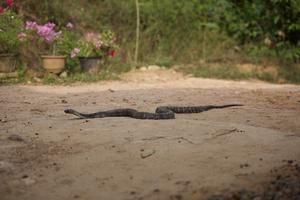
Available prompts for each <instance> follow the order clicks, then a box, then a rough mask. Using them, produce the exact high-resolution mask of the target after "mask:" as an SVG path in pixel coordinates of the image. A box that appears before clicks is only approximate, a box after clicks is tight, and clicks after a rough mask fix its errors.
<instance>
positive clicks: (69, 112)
mask: <svg viewBox="0 0 300 200" xmlns="http://www.w3.org/2000/svg"><path fill="white" fill-rule="evenodd" d="M64 112H65V113H68V114H71V113H72V109H66V110H64Z"/></svg>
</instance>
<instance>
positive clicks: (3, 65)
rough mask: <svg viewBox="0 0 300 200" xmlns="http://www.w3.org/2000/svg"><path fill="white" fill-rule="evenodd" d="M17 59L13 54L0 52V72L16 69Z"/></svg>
mask: <svg viewBox="0 0 300 200" xmlns="http://www.w3.org/2000/svg"><path fill="white" fill-rule="evenodd" d="M16 65H17V59H16V55H15V54H0V72H2V73H10V72H14V71H16Z"/></svg>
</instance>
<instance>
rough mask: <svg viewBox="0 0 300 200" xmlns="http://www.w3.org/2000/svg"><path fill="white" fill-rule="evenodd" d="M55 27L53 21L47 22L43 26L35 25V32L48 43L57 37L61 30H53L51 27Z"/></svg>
mask: <svg viewBox="0 0 300 200" xmlns="http://www.w3.org/2000/svg"><path fill="white" fill-rule="evenodd" d="M54 27H55V24H54V23H50V22H49V23H47V24H45V25H43V26H40V25H37V26H36V30H37V34H38V35H39V36H40V37H42V38H43V39H44V41H45V42H46V43H48V44H50V43H52V42H53V41H54V40H55V39H57V38H58V37H59V35H60V34H61V32H55V31H54V30H53V29H54Z"/></svg>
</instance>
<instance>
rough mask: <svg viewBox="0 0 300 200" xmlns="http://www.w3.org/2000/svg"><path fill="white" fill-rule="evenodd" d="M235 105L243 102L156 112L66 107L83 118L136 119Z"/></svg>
mask: <svg viewBox="0 0 300 200" xmlns="http://www.w3.org/2000/svg"><path fill="white" fill-rule="evenodd" d="M233 106H242V105H241V104H227V105H219V106H217V105H208V106H187V107H180V106H160V107H157V108H156V110H155V113H150V112H139V111H137V110H135V109H131V108H123V109H114V110H107V111H100V112H95V113H89V114H84V113H80V112H78V111H76V110H73V109H66V110H65V113H68V114H73V115H76V116H78V117H79V118H81V119H88V118H104V117H131V118H135V119H152V120H162V119H175V113H200V112H205V111H208V110H211V109H221V108H227V107H233Z"/></svg>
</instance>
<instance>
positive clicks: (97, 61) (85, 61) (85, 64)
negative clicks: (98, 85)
mask: <svg viewBox="0 0 300 200" xmlns="http://www.w3.org/2000/svg"><path fill="white" fill-rule="evenodd" d="M79 62H80V67H81V70H82V71H84V72H88V73H91V74H93V73H98V72H99V68H100V66H101V57H79Z"/></svg>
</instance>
